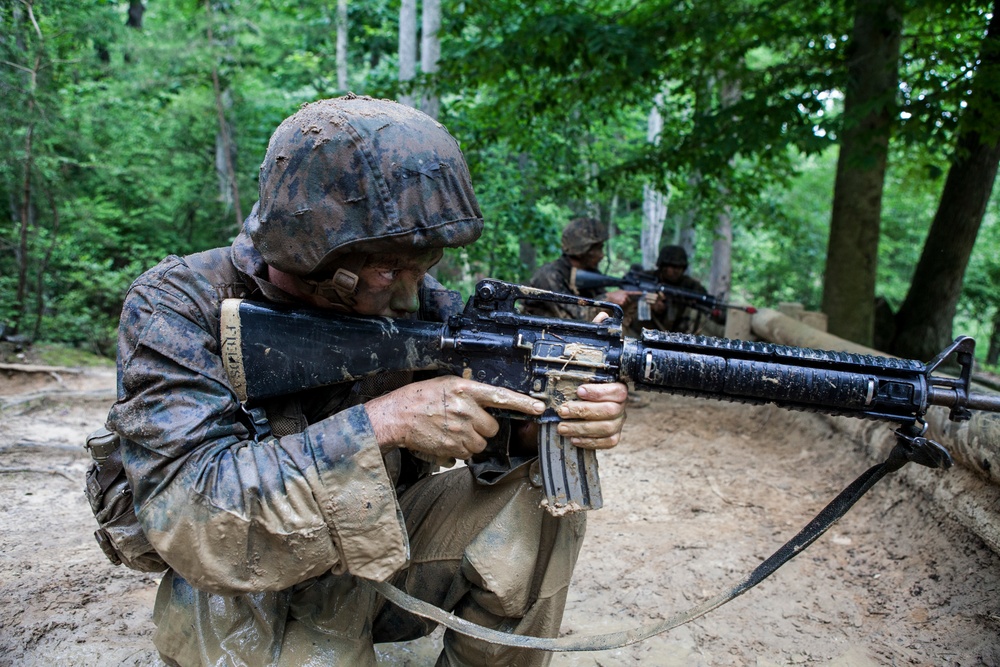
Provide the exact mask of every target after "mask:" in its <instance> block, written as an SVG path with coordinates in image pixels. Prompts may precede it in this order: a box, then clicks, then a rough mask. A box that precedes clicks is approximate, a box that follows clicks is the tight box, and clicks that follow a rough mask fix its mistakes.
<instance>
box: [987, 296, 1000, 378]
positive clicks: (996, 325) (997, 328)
mask: <svg viewBox="0 0 1000 667" xmlns="http://www.w3.org/2000/svg"><path fill="white" fill-rule="evenodd" d="M998 361H1000V308H997V311H996V312H995V313H993V330H992V331H991V332H990V343H989V346H988V347H987V348H986V363H988V364H989V365H990V366H996V365H997V362H998Z"/></svg>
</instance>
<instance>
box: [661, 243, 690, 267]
mask: <svg viewBox="0 0 1000 667" xmlns="http://www.w3.org/2000/svg"><path fill="white" fill-rule="evenodd" d="M687 265H688V254H687V251H685V250H684V248H682V247H681V246H679V245H665V246H663V247H662V248H660V256H659V257H657V258H656V268H658V269H662V268H663V267H664V266H684V267H686V266H687Z"/></svg>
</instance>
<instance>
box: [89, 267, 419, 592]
mask: <svg viewBox="0 0 1000 667" xmlns="http://www.w3.org/2000/svg"><path fill="white" fill-rule="evenodd" d="M218 309H219V304H218V301H217V299H216V297H215V295H214V292H213V290H212V289H211V286H210V285H208V284H207V283H206V282H205V281H204V280H203V279H201V277H200V276H199V275H198V274H196V273H194V272H192V271H190V270H189V269H188V268H187V267H186V265H185V264H184V263H183V261H182V260H180V259H178V258H171V259H169V260H167V261H165V262H164V263H162V264H160V265H159V266H158V267H156V268H155V269H153V270H151V271H150V272H148V273H147V274H144V275H143V276H142V277H141V278H140V279H139V280H137V281H136V282H135V283H134V284H133V286H132V287H131V289H130V290H129V293H128V295H127V297H126V300H125V304H124V306H123V311H122V320H121V325H120V331H119V383H118V400H117V401H116V403H115V405H114V406H113V407H112V410H111V413H110V414H109V417H108V425H109V428H111V429H113V430H115V431H116V432H117V433H119V434H120V435H121V436H122V438H123V440H124V441H125V449H124V451H123V454H124V457H123V458H124V460H125V463H126V471H127V473H128V476H129V480H130V482H131V484H132V487H133V492H134V494H135V503H136V513H137V515H138V517H139V521H140V523H141V524H142V527H143V530H144V531H145V533H146V535H147V537H148V538H149V540H150V542H151V543H152V544H153V546H154V547H155V548H156V550H157V551H158V552H159V553H160V555H161V556H163V558H164V560H166V562H167V563H168V564H169V565H170V566H171V567H173V568H174V569H175V570H176V571H177V572H178V573H179V574H181V576H183V577H184V578H185V579H187V580H188V581H189V582H190V583H191V584H192V585H194V586H196V587H198V588H202V589H205V590H210V591H213V592H218V593H223V594H236V593H242V592H250V591H262V590H280V589H283V588H287V587H288V586H291V585H293V584H295V583H297V582H299V581H303V580H305V579H308V578H310V577H312V576H316V575H318V574H320V573H322V572H324V571H326V570H330V569H334V570H339V571H351V572H354V573H356V574H359V575H361V576H365V577H370V578H376V579H384V578H386V577H388V576H389V575H390V574H392V572H394V571H395V570H397V569H398V568H399V567H401V566H402V565H403V564H404V563H405V561H406V558H407V551H408V544H407V540H406V533H405V530H404V527H403V524H402V520H401V515H400V512H399V508H398V505H397V503H396V499H395V494H394V492H393V487H392V483H391V481H390V480H389V477H388V475H387V473H386V471H385V468H384V464H383V462H382V458H381V455H380V453H379V449H378V445H377V443H376V441H375V437H374V434H373V432H372V428H371V424H370V423H369V421H368V418H367V415H366V413H365V411H364V409H363V407H361V406H357V407H355V408H350V409H348V410H345V411H343V412H340V413H337V414H334V415H332V416H331V417H328V418H327V419H324V420H322V421H320V422H318V423H316V424H313V425H312V426H309V427H308V428H307V429H306V430H305V431H304V432H302V433H298V434H295V435H289V436H285V437H282V438H269V439H266V440H264V441H262V442H254V441H253V440H252V439H250V438H249V435H250V434H249V433H248V431H247V429H246V427H244V426H243V425H242V423H241V421H240V420H239V419H238V413H239V411H240V410H241V407H240V404H239V402H238V401H237V399H236V397H235V395H234V393H233V391H232V387H231V385H230V383H229V380H228V378H227V377H226V374H225V371H224V369H223V365H222V360H221V358H220V356H219V342H218Z"/></svg>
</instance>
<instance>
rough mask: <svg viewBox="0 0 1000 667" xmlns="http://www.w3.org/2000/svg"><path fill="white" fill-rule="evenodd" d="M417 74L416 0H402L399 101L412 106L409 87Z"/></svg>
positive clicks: (412, 101) (400, 14)
mask: <svg viewBox="0 0 1000 667" xmlns="http://www.w3.org/2000/svg"><path fill="white" fill-rule="evenodd" d="M416 75H417V0H403V1H402V2H401V3H400V5H399V84H400V86H399V88H400V94H399V102H400V104H405V105H406V106H410V107H412V106H413V105H414V103H415V101H416V100H415V99H414V95H413V91H412V89H411V86H412V82H413V79H414V77H416Z"/></svg>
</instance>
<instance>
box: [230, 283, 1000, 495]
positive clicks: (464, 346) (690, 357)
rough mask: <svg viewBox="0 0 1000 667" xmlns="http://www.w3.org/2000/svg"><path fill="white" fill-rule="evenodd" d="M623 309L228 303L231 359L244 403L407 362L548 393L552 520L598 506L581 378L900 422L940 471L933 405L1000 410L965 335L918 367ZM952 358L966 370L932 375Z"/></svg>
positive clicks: (491, 293)
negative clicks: (362, 309)
mask: <svg viewBox="0 0 1000 667" xmlns="http://www.w3.org/2000/svg"><path fill="white" fill-rule="evenodd" d="M522 300H543V301H552V302H556V303H573V304H578V305H585V306H594V307H597V308H601V309H604V310H609V311H611V312H613V313H614V316H612V317H609V318H607V319H605V320H604V321H603V322H599V323H593V322H582V321H575V320H562V319H553V318H546V317H537V316H532V315H524V314H521V313H519V312H518V310H517V309H516V307H515V304H516V302H517V301H522ZM621 316H622V311H621V308H620V307H618V306H616V305H614V304H610V303H605V302H599V301H592V300H590V299H581V298H579V297H575V296H569V295H565V294H556V293H553V292H547V291H544V290H538V289H534V288H530V287H525V286H521V285H512V284H509V283H504V282H500V281H496V280H483V281H481V282H480V283H479V284H478V285H477V286H476V291H475V294H473V296H472V297H470V299H469V301H468V303H467V304H466V306H465V310H464V311H463V312H462V313H461V314H459V315H453V316H452V317H450V318H449V320H448V321H447V322H445V323H434V322H424V321H420V320H404V319H398V320H397V319H387V318H374V317H373V318H362V317H352V316H347V315H342V314H338V313H335V312H330V311H320V310H305V309H298V310H290V309H284V308H280V307H278V306H273V305H268V304H262V303H255V302H251V301H245V300H241V299H226V300H225V301H224V302H223V305H222V332H223V333H222V357H223V360H224V362H225V363H226V365H227V369H228V371H229V376H230V378H232V379H233V384H234V389H235V391H236V393H237V396H238V397H239V398H240V400H241V401H244V402H247V401H250V402H254V401H259V400H260V399H264V398H268V397H271V396H278V395H283V394H290V393H294V392H298V391H301V390H303V389H308V388H311V387H319V386H325V385H332V384H337V383H341V382H353V381H355V380H358V379H361V378H363V377H366V376H369V375H373V374H376V373H384V372H389V371H400V370H410V371H443V372H447V373H452V374H455V375H460V376H463V377H467V378H470V379H473V380H478V381H480V382H485V383H487V384H492V385H496V386H502V387H507V388H509V389H513V390H514V391H518V392H521V393H524V394H528V395H530V396H533V397H536V398H539V399H541V400H542V401H544V402H545V403H546V405H547V406H548V407H547V409H546V411H545V413H544V414H543V415H542V416H541V417H538V418H535V419H537V420H538V421H539V422H540V426H541V428H540V442H539V459H540V461H541V469H542V477H543V481H544V488H545V493H546V496H547V504H548V509H549V511H550V512H552V513H553V514H557V515H558V514H563V513H566V512H571V511H577V510H581V509H595V508H598V507H600V506H601V504H602V501H601V489H600V482H599V479H598V476H597V458H596V454H595V452H594V451H593V450H587V449H580V448H577V447H575V446H573V445H571V444H570V443H569V441H568V440H566V439H564V438H562V437H561V436H559V435H558V434H557V433H556V424H557V423H558V421H559V418H558V417H557V416H556V410H557V408H558V407H559V406H560V405H561V404H562V403H564V402H566V401H568V400H573V399H574V398H575V396H576V389H577V387H579V385H581V384H583V383H590V382H616V381H623V382H628V383H631V384H632V385H633V386H634V387H635V389H637V390H640V391H659V392H669V393H677V394H686V395H690V396H697V397H701V398H715V399H723V400H730V401H740V402H745V403H757V404H765V403H774V404H776V405H779V406H781V407H784V408H790V409H799V410H807V411H812V412H822V413H827V414H835V415H848V416H852V417H862V418H869V419H878V420H886V421H892V422H897V423H899V424H900V425H901V427H900V429H898V430H897V431H896V433H897V436H898V437H899V438H901V439H903V440H907V441H909V442H911V443H912V445H913V446H914V447H919V448H924V449H927V448H929V449H930V454H929V456H930V459H932V460H933V461H935V462H936V463H935V465H936V466H944V467H947V466H949V465H950V464H951V458H950V456H949V455H948V453H947V451H945V450H944V448H942V447H941V446H940V445H937V444H936V443H933V442H930V441H926V440H924V439H923V438H922V437H921V435H922V433H923V429H924V427H925V424H924V421H923V417H924V415H925V414H926V412H927V409H928V408H929V406H931V405H942V406H947V407H949V408H951V412H950V415H949V416H950V418H951V419H952V420H955V421H961V420H966V419H968V418H969V417H971V412H970V410H990V411H995V412H996V411H1000V395H988V394H974V393H970V391H969V383H970V376H971V373H972V362H973V356H974V351H975V341H973V339H971V338H968V337H960V338H958V339H956V340H955V342H954V343H953V344H952V345H950V346H949V347H948V348H947V349H946V350H944V351H943V352H942V353H941V354H940V355H938V356H937V357H936V358H935V359H934V360H933V361H931V362H930V363H928V364H923V363H921V362H919V361H912V360H906V359H895V358H888V357H876V356H870V355H858V354H849V353H845V352H826V351H821V350H812V349H807V348H799V347H789V346H781V345H772V344H769V343H756V342H749V341H738V340H726V339H718V338H707V337H704V336H694V335H690V334H679V333H668V332H663V331H651V330H645V331H644V332H643V335H642V338H641V339H634V338H628V337H625V336H623V335H622V325H621ZM953 355H954V356H955V357H956V361H957V363H958V366H959V368H960V369H961V372H960V374H959V376H958V377H957V378H952V377H945V376H938V375H934V372H935V370H936V369H937V368H938V367H939V366H940V365H941V364H942V363H943V362H944V361H945V360H947V359H949V358H950V357H952V356H953ZM506 416H510V417H514V418H520V419H527V418H528V417H527V416H526V415H523V414H520V413H510V414H507V415H506ZM924 453H925V454H926V451H925V452H924ZM924 458H925V459H926V458H928V457H927V456H926V455H925V456H924ZM925 465H930V464H928V463H925Z"/></svg>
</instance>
